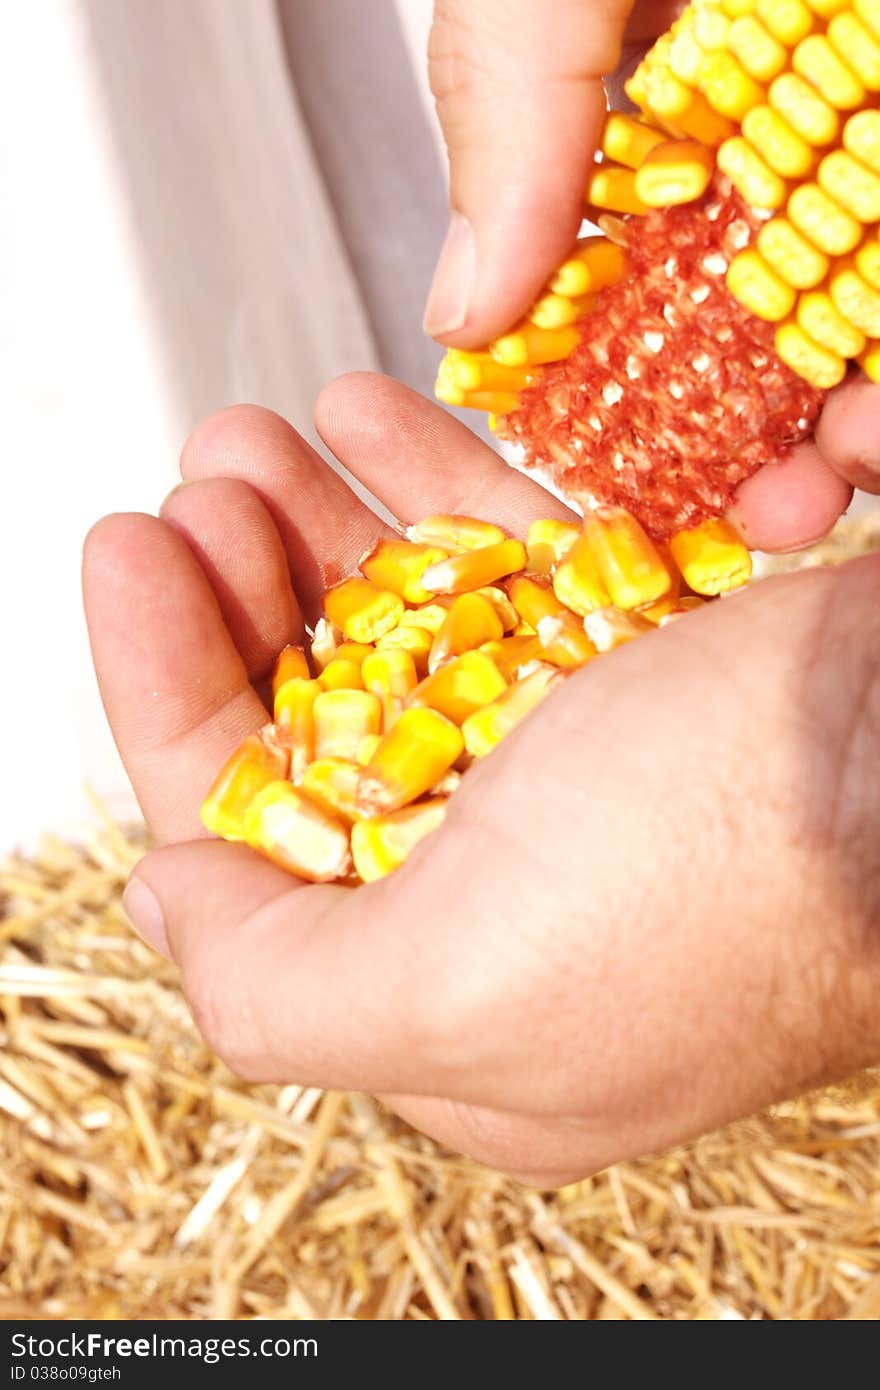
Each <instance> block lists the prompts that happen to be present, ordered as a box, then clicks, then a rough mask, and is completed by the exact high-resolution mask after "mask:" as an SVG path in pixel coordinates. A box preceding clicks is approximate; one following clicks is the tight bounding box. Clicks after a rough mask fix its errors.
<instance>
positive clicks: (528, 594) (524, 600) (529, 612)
mask: <svg viewBox="0 0 880 1390" xmlns="http://www.w3.org/2000/svg"><path fill="white" fill-rule="evenodd" d="M507 591H508V593H509V594H510V601H511V603H512V604H513V606H514V608H515V609H516V611H517V613H518V614H519V616H520V618H521V619H522V620H523V622H525V623H528V625H529V627H531V628H534V629H535V631H536V632H537V630H538V623H539V622H540V621H541V619H542V618H555V617H556V616H557V615H558V614H559V613H564V612H565V605H564V604H563V603H561V602H560V600H559V599H558V598H557V597H556V595H555V594H554V592H553V590H552V589H551V587H550V585H549V584H542V583H540V582H539V580H537V579H532V578H531V577H530V576H529V575H526V574H522V575H517V577H516V579H511V580H510V583H509V584H508V588H507Z"/></svg>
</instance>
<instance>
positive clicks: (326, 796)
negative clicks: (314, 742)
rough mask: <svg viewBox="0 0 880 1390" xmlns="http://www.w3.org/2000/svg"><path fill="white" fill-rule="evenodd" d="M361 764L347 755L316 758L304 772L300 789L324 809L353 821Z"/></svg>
mask: <svg viewBox="0 0 880 1390" xmlns="http://www.w3.org/2000/svg"><path fill="white" fill-rule="evenodd" d="M360 775H361V765H360V763H357V762H354V763H352V762H349V761H348V760H347V759H346V758H316V759H315V761H314V762H313V763H310V764H309V766H308V767H307V768H306V770H305V772H304V773H303V775H302V780H301V782H300V784H299V785H300V790H301V791H303V792H304V793H305V794H306V796H309V797H310V798H311V799H312V801H316V802H317V803H318V805H319V806H322V807H323V809H324V810H325V811H329V812H330V814H331V815H333V816H338V817H339V819H340V820H342V821H345V822H346V823H347V824H349V825H350V824H351V823H352V821H354V820H356V819H357V814H358V811H357V787H358V778H359V777H360Z"/></svg>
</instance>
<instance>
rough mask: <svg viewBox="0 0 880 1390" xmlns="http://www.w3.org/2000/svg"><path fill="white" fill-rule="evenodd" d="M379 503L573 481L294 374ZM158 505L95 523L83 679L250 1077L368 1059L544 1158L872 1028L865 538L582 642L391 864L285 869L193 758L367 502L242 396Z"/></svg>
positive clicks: (372, 524) (481, 1134)
mask: <svg viewBox="0 0 880 1390" xmlns="http://www.w3.org/2000/svg"><path fill="white" fill-rule="evenodd" d="M318 423H319V427H320V430H321V433H322V435H323V437H324V438H325V440H326V441H327V443H328V445H329V446H330V447H331V448H332V449H333V450H334V452H335V453H336V454H337V456H338V457H339V458H340V460H341V461H342V462H343V463H344V464H345V465H346V466H347V467H348V468H350V469H351V471H352V472H353V473H355V474H356V475H357V476H358V477H359V478H360V479H361V480H362V481H363V482H364V483H365V484H366V485H367V486H368V487H369V488H371V489H372V490H373V492H374V493H375V494H376V495H377V496H379V497H380V498H381V499H382V501H383V502H385V503H386V504H387V505H388V506H389V507H390V508H392V509H393V511H394V512H395V513H396V515H397V516H399V517H400V518H401V520H403V521H412V520H415V519H416V518H418V517H419V516H421V515H424V514H426V513H429V512H436V511H466V512H471V513H474V514H476V515H481V516H485V517H491V518H492V519H493V520H496V521H499V522H501V523H502V524H504V525H506V526H508V527H509V528H510V529H512V530H515V531H518V532H519V533H520V534H522V533H523V531H524V529H525V527H526V526H527V525H528V523H529V521H530V520H532V519H533V518H535V517H537V516H541V515H547V514H554V513H555V514H557V515H565V512H564V509H562V508H561V506H560V504H558V503H556V502H554V501H553V499H551V498H549V497H548V495H547V494H546V493H545V492H544V491H543V490H542V489H541V488H540V487H538V486H537V485H536V484H534V483H533V482H531V481H530V480H528V479H525V478H523V477H521V476H520V475H519V474H517V473H515V472H512V471H511V470H509V469H507V468H506V467H505V466H504V465H503V464H501V463H500V462H499V461H498V460H497V458H496V457H495V456H494V455H493V454H492V453H491V452H490V451H489V450H488V449H486V448H485V447H484V446H483V445H482V444H480V443H479V442H478V441H477V440H475V439H474V438H473V437H472V436H471V435H470V434H469V433H468V431H467V430H465V429H464V427H463V426H461V425H459V424H458V423H456V422H455V421H453V420H452V419H450V417H449V416H447V415H445V414H444V413H443V412H442V411H441V410H439V409H438V408H436V407H433V406H431V405H430V404H428V403H427V402H425V401H423V400H421V399H420V398H419V397H417V396H415V395H413V393H411V392H409V391H408V390H406V389H405V388H404V387H402V386H398V385H396V384H395V383H393V382H391V381H388V380H386V379H383V378H376V377H369V376H354V377H349V378H345V379H343V380H342V381H340V382H337V383H336V384H335V385H334V386H333V387H331V388H330V389H329V390H328V391H326V392H325V393H324V395H323V396H322V397H321V400H320V402H319V405H318ZM182 472H183V475H184V478H185V479H186V480H187V481H186V485H185V486H184V487H182V488H178V489H177V490H176V491H174V492H173V493H172V494H171V495H170V497H169V498H168V499H167V500H166V502H165V505H164V506H163V508H162V514H161V519H159V520H156V519H154V518H152V517H148V516H142V515H130V516H112V517H108V518H106V519H105V520H104V521H102V522H100V523H99V524H98V525H97V526H96V527H95V528H94V530H93V531H92V533H91V535H90V536H89V538H88V542H87V545H86V555H85V595H86V604H87V609H88V617H89V625H90V631H91V637H92V644H93V650H94V656H95V662H96V665H97V669H98V675H99V678H100V682H101V688H102V692H103V697H104V701H105V704H106V708H107V712H108V715H109V717H110V720H111V723H112V725H113V729H114V732H115V735H116V738H117V741H118V743H119V747H120V749H121V752H122V755H123V758H124V759H125V762H126V765H127V767H128V770H129V772H130V774H131V777H132V780H133V782H134V784H135V787H136V790H137V793H138V796H139V797H140V800H141V804H142V806H143V808H144V811H145V813H146V816H147V818H148V821H149V824H150V826H151V828H152V831H153V833H154V835H155V836H156V838H157V840H158V841H159V843H160V844H161V845H163V846H164V848H160V849H158V850H156V851H155V852H154V853H152V854H149V855H148V856H147V857H146V858H145V859H144V860H143V861H142V862H141V863H140V865H139V866H138V868H137V869H136V871H135V874H134V876H133V878H132V881H131V884H130V886H129V889H128V895H127V904H128V907H129V911H130V913H131V916H132V918H133V920H134V922H135V924H136V925H137V927H138V929H139V930H140V931H141V932H142V933H143V934H144V935H145V936H146V937H147V939H148V940H150V941H152V943H153V944H154V945H155V946H156V947H157V948H158V949H159V950H161V951H163V952H165V953H166V954H168V955H170V956H172V957H173V958H174V959H175V960H176V961H177V962H178V963H179V965H180V967H181V972H182V977H183V986H184V989H185V991H186V995H187V998H188V999H189V1001H190V1004H191V1006H192V1009H193V1013H194V1015H195V1017H196V1019H197V1021H198V1023H199V1025H200V1026H201V1028H202V1029H203V1031H204V1033H205V1035H206V1037H207V1039H208V1041H209V1043H210V1044H211V1045H212V1046H213V1047H214V1048H215V1049H216V1050H217V1051H218V1053H219V1054H220V1055H221V1056H222V1057H224V1058H225V1059H226V1060H227V1061H228V1062H229V1063H230V1065H231V1066H233V1067H234V1068H235V1069H236V1070H238V1071H240V1072H241V1073H242V1074H244V1075H245V1076H247V1077H250V1078H254V1079H257V1078H260V1079H276V1080H280V1079H284V1080H296V1081H299V1082H302V1083H307V1084H313V1085H320V1086H335V1087H349V1088H353V1089H358V1090H369V1091H374V1092H378V1093H382V1094H384V1095H386V1096H387V1098H388V1099H389V1103H390V1104H391V1105H392V1106H393V1107H394V1108H395V1109H396V1110H398V1111H399V1113H401V1114H402V1115H404V1116H405V1117H406V1118H408V1119H409V1120H411V1121H412V1122H413V1123H414V1124H416V1125H418V1126H419V1127H420V1128H422V1129H424V1130H425V1131H427V1132H428V1133H430V1134H432V1135H434V1136H435V1137H437V1138H439V1139H440V1140H442V1141H444V1142H446V1143H448V1144H450V1145H451V1146H453V1147H454V1148H457V1149H461V1150H464V1151H465V1152H467V1153H470V1154H472V1155H475V1156H476V1157H478V1158H480V1159H483V1160H484V1161H486V1162H488V1163H490V1164H493V1165H496V1166H498V1167H501V1168H505V1169H508V1170H510V1171H512V1172H514V1173H517V1174H519V1175H521V1176H523V1177H525V1178H527V1179H528V1180H530V1181H532V1182H534V1183H537V1184H541V1185H545V1186H546V1185H551V1184H555V1183H559V1182H562V1181H564V1180H567V1179H569V1178H571V1177H573V1176H576V1175H582V1174H584V1173H586V1172H589V1171H591V1170H594V1169H597V1168H600V1167H603V1166H604V1165H606V1164H608V1163H610V1162H612V1161H613V1160H615V1159H619V1158H621V1157H623V1156H625V1155H633V1154H637V1153H641V1152H643V1151H645V1150H647V1149H653V1148H657V1147H659V1146H662V1145H668V1144H671V1143H674V1142H676V1141H678V1140H681V1139H684V1138H686V1137H688V1136H690V1135H693V1134H695V1133H697V1132H699V1131H701V1130H705V1129H708V1128H709V1127H711V1126H714V1125H718V1124H720V1123H722V1122H723V1121H726V1120H729V1119H731V1118H732V1117H734V1116H737V1115H742V1114H744V1113H746V1112H748V1111H753V1110H755V1109H756V1108H758V1107H760V1106H763V1105H765V1104H767V1103H768V1102H770V1101H772V1100H774V1099H777V1098H779V1097H782V1096H786V1095H789V1094H792V1093H794V1092H796V1091H799V1090H802V1089H804V1088H807V1087H810V1086H813V1085H816V1084H818V1083H819V1082H822V1081H824V1080H827V1079H830V1078H834V1077H840V1076H842V1075H844V1074H845V1073H848V1072H851V1071H853V1070H855V1069H856V1068H858V1067H860V1066H862V1065H864V1064H866V1063H868V1062H870V1061H876V1060H877V1055H878V1051H880V938H878V931H880V924H878V906H880V875H878V872H877V862H878V861H877V844H876V835H877V825H878V813H880V782H878V779H877V776H876V766H877V757H878V752H880V684H878V672H880V605H878V602H877V598H878V591H880V559H877V558H873V559H866V560H862V561H859V562H857V563H855V564H852V565H848V566H846V567H845V568H843V569H841V570H839V571H836V572H828V573H824V572H812V573H809V574H803V575H800V576H796V577H793V578H785V579H780V580H776V581H770V582H768V583H766V584H765V585H762V586H760V587H759V588H756V589H755V590H754V591H753V592H749V593H746V594H743V595H738V596H736V597H734V598H732V599H730V600H726V601H724V602H722V603H719V604H715V605H712V606H711V608H709V609H706V610H704V611H701V612H699V613H696V614H691V615H689V616H688V617H687V618H685V619H683V620H682V621H680V622H679V623H677V624H675V625H673V626H672V627H671V628H670V629H668V630H665V631H663V632H659V633H656V634H651V635H648V636H646V637H643V638H641V639H640V640H639V641H638V642H636V643H633V644H631V645H629V646H628V647H626V648H623V649H621V650H619V651H617V652H615V653H613V654H611V655H608V656H604V657H602V658H600V659H599V660H597V661H595V662H593V663H592V664H591V665H589V666H587V667H586V668H584V669H583V670H582V671H580V672H579V673H577V674H576V675H575V676H573V677H572V678H571V679H570V680H569V681H568V682H566V684H565V685H564V686H563V687H562V688H561V689H560V690H559V691H558V692H557V693H554V694H553V695H552V696H551V697H550V698H549V699H548V701H547V702H546V703H545V705H544V706H543V707H542V708H541V709H540V710H539V711H538V712H537V713H536V714H535V715H534V716H533V717H532V718H530V719H529V720H528V721H527V722H526V723H525V724H524V725H523V726H521V728H520V729H519V730H518V731H517V732H516V733H515V734H514V735H513V736H512V737H511V738H510V739H509V740H508V741H507V742H505V744H503V745H502V746H501V748H500V749H498V750H497V751H496V752H495V753H493V754H492V755H491V756H490V757H489V758H487V759H486V760H485V762H483V763H482V764H480V765H479V766H478V767H476V768H475V769H473V770H472V771H471V772H469V773H468V775H467V777H466V778H465V781H464V784H463V786H462V788H461V789H460V791H458V792H457V793H456V794H455V796H454V798H453V799H452V801H451V803H450V807H449V815H448V818H447V822H446V824H445V826H444V827H443V828H442V829H441V830H440V831H439V832H438V833H436V834H435V835H433V836H432V837H430V838H429V839H428V840H426V841H425V842H424V844H423V845H421V846H420V847H419V849H418V850H417V851H416V853H415V855H414V856H413V858H412V859H411V860H410V862H409V863H408V864H407V865H405V866H404V868H403V869H401V870H400V871H399V872H398V873H396V874H394V875H393V876H392V877H390V878H388V879H386V880H384V881H382V882H380V883H378V884H374V885H371V886H368V887H363V888H359V889H357V890H354V891H352V890H351V889H348V888H343V887H336V886H330V887H316V886H306V885H302V884H299V883H297V882H295V881H293V880H292V879H291V878H290V877H288V876H287V875H286V874H284V873H282V872H281V871H280V870H278V869H276V868H274V867H273V866H272V865H271V864H269V863H267V862H265V861H264V860H262V859H260V858H259V857H258V856H257V855H256V854H254V853H252V852H251V851H250V850H249V849H247V848H245V847H242V846H237V845H228V844H223V843H220V842H217V841H214V840H210V839H208V838H206V837H205V834H204V831H203V830H202V829H201V826H200V823H199V816H198V811H199V804H200V801H201V799H202V797H203V796H204V794H205V792H206V790H207V788H208V786H209V785H210V783H211V781H212V780H213V777H214V775H215V773H216V771H217V768H218V767H219V765H220V764H221V762H222V761H223V759H224V758H225V757H226V756H227V754H228V753H229V752H230V751H231V750H232V749H233V748H234V747H235V745H236V744H237V743H238V742H239V741H240V740H241V738H242V737H243V736H244V735H245V734H247V733H248V732H249V731H251V730H253V729H256V728H258V727H259V726H260V725H261V724H262V723H264V722H265V721H266V719H267V718H268V715H267V711H266V709H265V707H264V705H263V702H262V700H261V698H260V695H259V694H258V690H259V689H261V688H262V685H263V682H264V680H265V678H266V675H267V673H268V672H269V670H270V668H271V664H272V660H273V657H274V655H275V653H276V652H277V650H278V649H279V648H280V647H281V646H282V645H283V644H284V643H286V642H288V641H295V640H297V639H299V638H301V637H302V632H303V627H302V624H303V618H304V617H305V618H306V619H310V618H313V617H314V616H315V614H316V611H317V605H318V601H319V595H320V592H321V590H322V588H323V587H324V586H325V585H326V584H327V583H330V582H332V581H333V580H335V579H337V578H338V577H339V576H340V575H342V574H345V573H346V572H348V571H350V570H351V569H352V567H353V566H354V565H355V563H356V561H357V557H358V556H359V554H361V553H362V551H363V550H364V549H365V548H366V547H367V546H368V545H369V544H371V542H372V541H374V540H375V539H376V537H377V536H378V535H379V534H380V533H381V532H382V529H383V528H382V526H381V523H379V522H378V521H377V520H376V518H375V517H374V516H373V515H372V514H371V513H370V512H369V511H368V510H367V508H366V507H364V506H363V505H362V504H361V503H360V502H359V501H358V500H357V499H356V498H355V496H354V494H353V493H352V492H351V491H349V489H348V488H347V487H346V486H345V484H344V483H343V482H342V481H341V480H340V478H338V477H337V476H336V475H334V474H333V473H332V472H331V471H330V469H329V468H327V467H326V465H324V464H323V463H322V462H321V460H320V459H319V458H318V457H317V456H316V455H315V454H314V453H313V452H312V451H311V450H310V449H309V448H308V446H307V445H306V444H305V443H304V442H303V441H302V440H301V439H300V438H299V437H298V436H297V435H296V434H295V433H294V431H293V430H292V429H291V428H290V426H288V425H287V424H285V423H284V422H283V421H282V420H280V419H279V418H278V417H277V416H275V415H272V414H271V413H269V412H268V411H264V410H259V409H257V408H254V407H238V408H235V409H232V410H228V411H224V412H222V413H221V414H219V415H216V416H213V417H211V418H210V419H209V420H207V421H206V422H205V423H204V424H203V425H202V426H201V427H200V428H199V429H198V430H197V431H196V432H195V434H194V435H193V437H192V438H191V439H190V441H189V443H188V444H187V446H186V448H185V450H184V454H183V461H182Z"/></svg>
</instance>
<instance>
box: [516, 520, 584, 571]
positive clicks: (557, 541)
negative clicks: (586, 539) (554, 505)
mask: <svg viewBox="0 0 880 1390" xmlns="http://www.w3.org/2000/svg"><path fill="white" fill-rule="evenodd" d="M580 533H581V528H580V526H577V525H576V524H575V523H574V522H573V521H555V520H547V521H533V522H532V524H531V526H530V527H529V530H528V535H527V537H526V554H527V568H528V571H529V574H550V573H551V572H552V571H553V570H554V569H555V568H556V566H557V565H558V564H559V562H560V560H564V559H565V556H566V555H567V554H568V552H569V551H570V550H571V547H572V546H573V545H574V543H575V541H576V540H577V538H578V536H579V535H580Z"/></svg>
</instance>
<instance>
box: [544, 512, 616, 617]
mask: <svg viewBox="0 0 880 1390" xmlns="http://www.w3.org/2000/svg"><path fill="white" fill-rule="evenodd" d="M553 592H554V594H555V595H556V597H557V598H558V599H559V602H560V603H563V604H565V606H566V608H570V609H571V610H572V612H574V613H579V614H580V615H581V617H583V615H584V614H585V613H592V611H593V609H594V608H606V607H607V606H608V604H609V603H610V602H611V597H610V595H609V593H608V590H607V588H606V587H605V583H604V581H603V579H602V576H601V574H600V572H599V566H598V564H597V563H596V557H595V555H594V554H593V550H592V547H591V545H590V541H589V537H588V536H587V535H586V532H583V531H582V532H581V534H580V536H579V537H578V539H577V540H576V541H575V543H574V545H573V546H572V547H571V549H570V550H569V552H568V554H567V555H566V557H565V559H564V560H563V561H562V562H561V564H559V565H558V566H557V568H556V572H555V574H554V575H553Z"/></svg>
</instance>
